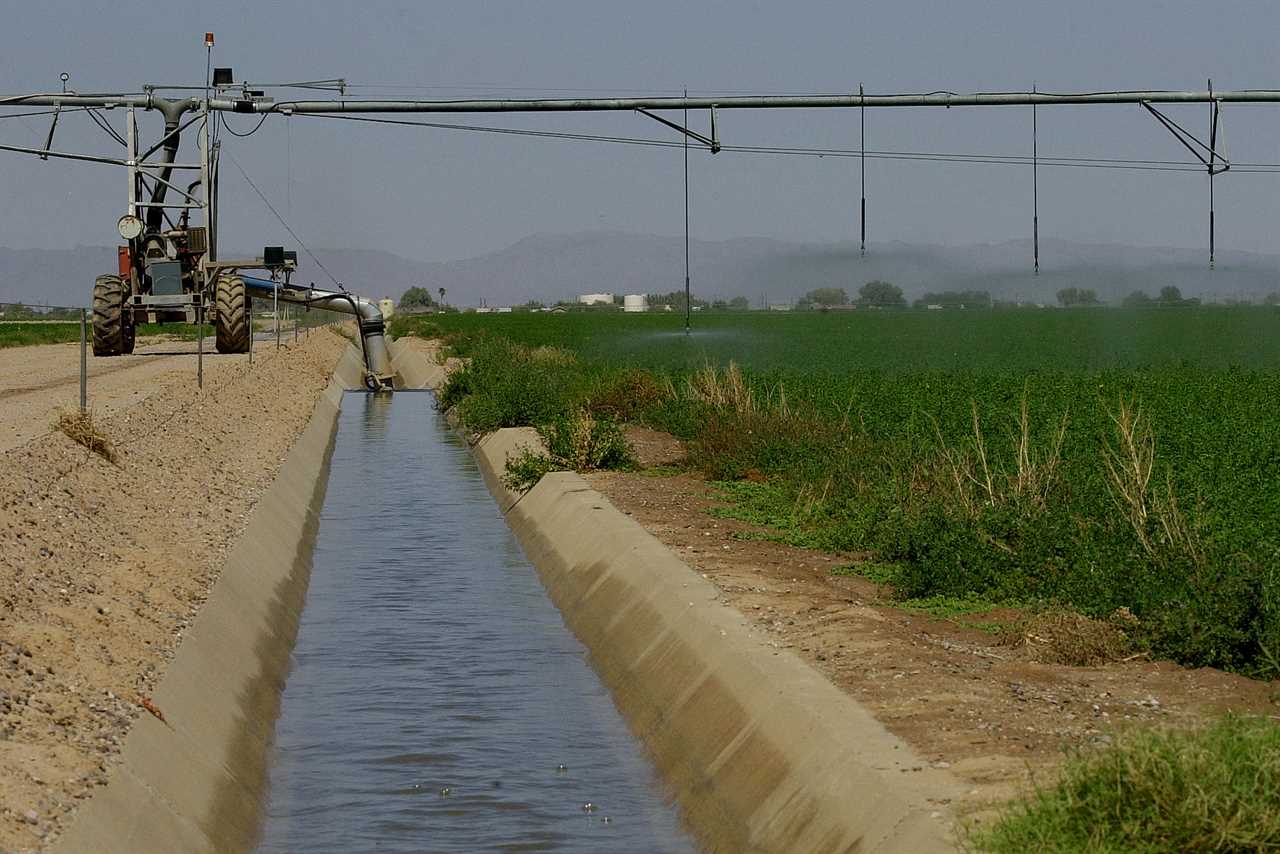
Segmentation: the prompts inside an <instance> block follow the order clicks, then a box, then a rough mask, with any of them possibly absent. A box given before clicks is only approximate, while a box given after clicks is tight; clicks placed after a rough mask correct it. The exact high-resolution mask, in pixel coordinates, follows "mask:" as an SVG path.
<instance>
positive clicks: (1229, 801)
mask: <svg viewBox="0 0 1280 854" xmlns="http://www.w3.org/2000/svg"><path fill="white" fill-rule="evenodd" d="M968 842H969V844H970V846H971V847H972V848H974V849H976V850H978V851H987V852H996V854H1000V852H1010V854H1013V852H1018V854H1021V852H1024V851H1045V852H1064V854H1065V852H1073V854H1074V852H1098V854H1102V852H1117V854H1118V852H1137V854H1142V852H1151V854H1156V852H1166V851H1223V852H1227V851H1230V852H1246V851H1259V852H1260V851H1274V850H1276V849H1277V848H1280V726H1277V725H1276V724H1275V723H1274V722H1272V721H1269V720H1266V719H1263V718H1249V717H1234V716H1228V717H1226V718H1224V719H1222V720H1220V721H1218V722H1217V723H1215V724H1213V725H1211V726H1208V727H1205V728H1203V729H1200V730H1196V731H1192V732H1161V731H1159V730H1139V731H1135V732H1131V733H1128V734H1126V735H1122V736H1121V737H1120V739H1119V741H1118V742H1117V743H1116V744H1115V746H1114V747H1110V748H1106V749H1103V750H1100V751H1097V752H1093V753H1088V752H1085V753H1080V754H1077V755H1076V756H1074V757H1073V758H1072V759H1071V760H1069V761H1068V762H1067V764H1066V765H1065V766H1064V768H1063V769H1062V774H1061V780H1060V782H1058V783H1057V784H1056V785H1053V786H1049V787H1045V788H1041V789H1039V790H1037V791H1036V792H1035V793H1034V794H1032V795H1031V796H1030V797H1029V798H1028V799H1026V800H1024V801H1020V802H1016V803H1015V804H1014V805H1013V806H1012V807H1010V808H1009V809H1008V810H1007V811H1006V812H1005V813H1004V814H1003V815H1002V816H1001V817H1000V819H999V820H998V821H997V822H996V823H995V824H994V825H993V826H991V827H990V828H989V829H986V830H981V831H976V832H974V833H972V834H971V836H970V838H969V840H968Z"/></svg>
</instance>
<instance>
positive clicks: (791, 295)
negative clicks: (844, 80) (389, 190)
mask: <svg viewBox="0 0 1280 854" xmlns="http://www.w3.org/2000/svg"><path fill="white" fill-rule="evenodd" d="M316 255H317V256H318V258H319V260H320V263H321V264H323V266H324V268H325V270H327V271H328V272H329V273H331V274H332V275H333V276H334V277H335V278H336V279H338V280H339V281H341V282H343V283H345V284H346V286H347V287H348V288H350V289H351V290H352V291H355V292H356V293H364V294H368V295H370V296H377V297H381V296H391V297H398V296H399V295H400V294H401V293H403V292H404V291H405V290H406V289H407V288H409V287H412V286H415V285H417V286H422V287H426V288H427V289H429V290H430V291H431V292H432V293H433V294H434V293H435V292H436V291H437V290H438V289H439V288H442V287H443V288H445V289H447V292H448V297H447V299H448V301H449V302H450V303H452V304H454V305H461V306H472V305H479V304H481V301H482V300H483V301H485V302H487V303H488V304H489V305H493V306H499V305H511V304H514V303H521V302H525V301H527V300H530V299H538V300H542V301H544V302H552V301H555V300H559V299H567V298H569V299H571V298H573V297H574V296H575V295H577V294H581V293H594V292H600V291H607V292H612V293H615V294H629V293H655V292H667V291H672V290H679V289H683V288H684V239H683V238H682V237H659V236H653V235H643V234H626V233H620V232H583V233H579V234H569V235H549V234H538V235H533V236H531V237H528V238H525V239H524V240H521V241H519V242H518V243H515V244H513V245H511V246H508V247H507V248H505V249H502V250H499V251H496V252H490V253H487V254H485V255H481V256H478V257H475V258H468V259H465V260H461V261H436V262H430V261H415V260H411V259H408V258H404V257H401V256H399V255H396V254H393V253H390V252H383V251H379V250H369V249H324V250H318V251H317V252H316ZM303 256H304V257H303V258H302V259H301V262H302V263H301V268H300V270H299V272H298V274H297V278H296V279H295V280H301V281H314V282H315V283H316V284H317V285H328V284H330V282H329V277H328V275H326V273H325V272H324V271H323V270H321V269H319V268H318V267H317V265H316V264H315V263H314V262H312V261H311V259H310V258H307V257H305V254H303ZM1040 257H1041V273H1040V275H1039V276H1038V277H1037V276H1033V275H1032V272H1031V245H1030V241H1027V240H1014V241H1008V242H1005V243H995V244H981V245H971V246H959V247H952V246H934V245H922V244H910V243H896V242H895V243H876V244H871V245H870V246H869V247H868V251H867V256H866V257H865V258H863V257H860V256H859V252H858V247H857V245H856V244H854V243H830V244H818V243H795V242H785V241H780V240H771V239H767V238H754V237H753V238H739V239H734V240H720V241H704V240H695V241H693V242H692V244H691V246H690V259H691V260H690V264H691V276H692V280H693V290H694V292H695V294H697V295H698V296H700V297H703V298H707V299H712V298H715V297H720V298H723V299H728V298H730V297H734V296H739V295H740V296H745V297H748V298H749V299H750V300H751V302H752V304H753V305H757V304H761V303H762V302H764V301H768V302H774V303H777V302H788V301H791V300H794V299H796V298H797V297H799V296H801V295H803V294H804V293H805V292H806V291H809V290H811V289H813V288H818V287H843V288H845V289H846V290H848V291H849V292H850V293H851V294H852V293H854V292H856V291H857V289H858V288H859V287H860V286H861V285H862V284H863V283H865V282H867V281H870V280H872V279H884V280H886V281H890V282H893V283H894V284H896V285H898V286H900V287H901V288H902V289H903V290H904V291H906V294H907V297H908V299H911V298H914V297H916V296H919V295H921V294H923V293H924V292H926V291H942V290H965V289H977V290H986V291H989V292H990V293H991V294H992V296H993V297H996V298H999V299H1013V298H1016V299H1021V300H1023V301H1030V302H1046V303H1047V302H1053V300H1054V294H1055V292H1056V291H1057V290H1058V289H1059V288H1063V287H1068V286H1074V287H1081V288H1093V289H1094V290H1096V291H1097V292H1098V294H1099V296H1100V297H1101V298H1102V299H1103V300H1106V301H1117V300H1119V299H1120V298H1121V297H1123V296H1124V295H1125V294H1127V293H1129V292H1131V291H1133V290H1145V291H1147V292H1148V293H1151V294H1154V293H1156V292H1158V291H1159V289H1160V288H1162V287H1164V286H1165V285H1175V286H1177V287H1178V288H1180V289H1181V290H1182V292H1183V294H1184V295H1186V296H1198V297H1202V298H1204V299H1206V300H1212V299H1225V298H1231V297H1249V298H1254V299H1257V298H1259V297H1261V296H1263V295H1265V294H1268V293H1271V292H1273V291H1277V290H1280V255H1266V254H1258V253H1249V252H1222V253H1219V257H1218V263H1217V269H1216V270H1213V271H1210V270H1209V269H1208V258H1207V257H1206V253H1205V251H1203V250H1199V249H1174V248H1147V247H1134V246H1118V245H1109V244H1086V243H1072V242H1068V241H1061V240H1045V241H1042V243H1041V247H1040ZM115 266H116V264H115V249H114V248H113V247H100V246H79V247H76V248H74V249H62V250H36V249H4V248H0V302H14V301H23V302H28V303H33V304H42V303H48V304H50V305H59V304H62V305H83V304H86V303H87V301H88V297H89V291H90V289H91V287H92V283H93V279H94V276H95V275H98V274H100V273H103V272H109V271H111V270H113V269H114V268H115Z"/></svg>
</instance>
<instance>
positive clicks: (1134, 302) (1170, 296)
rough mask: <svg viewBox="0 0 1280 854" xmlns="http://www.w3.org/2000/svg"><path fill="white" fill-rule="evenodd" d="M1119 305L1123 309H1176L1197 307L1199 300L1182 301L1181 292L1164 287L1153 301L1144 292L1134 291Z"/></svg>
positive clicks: (1170, 286)
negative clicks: (1154, 307) (1155, 307)
mask: <svg viewBox="0 0 1280 854" xmlns="http://www.w3.org/2000/svg"><path fill="white" fill-rule="evenodd" d="M1120 304H1121V305H1122V306H1124V307H1125V308H1149V307H1152V306H1160V307H1163V308H1178V307H1182V306H1192V305H1199V304H1200V300H1199V299H1195V298H1192V299H1184V298H1183V296H1182V291H1181V290H1179V289H1178V288H1176V287H1174V286H1173V285H1166V286H1165V287H1163V288H1161V289H1160V295H1159V296H1158V297H1155V298H1154V299H1153V298H1152V297H1150V296H1148V295H1147V292H1146V291H1134V292H1133V293H1131V294H1129V295H1128V296H1127V297H1125V298H1124V299H1123V300H1121V301H1120Z"/></svg>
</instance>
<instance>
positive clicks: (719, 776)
mask: <svg viewBox="0 0 1280 854" xmlns="http://www.w3.org/2000/svg"><path fill="white" fill-rule="evenodd" d="M535 440H536V437H535ZM529 441H530V436H529V431H527V430H523V431H522V430H499V431H497V432H495V433H493V434H491V435H490V436H488V437H486V439H485V440H483V441H482V442H480V443H479V444H478V445H477V446H476V447H475V449H474V450H475V455H476V458H477V460H478V462H479V465H480V468H481V471H482V472H483V473H484V477H485V481H486V483H488V484H490V488H491V489H492V490H493V492H494V497H495V499H496V500H497V501H498V503H499V506H501V507H502V508H503V511H504V512H505V513H506V514H507V521H508V523H509V524H510V525H511V528H512V529H513V530H514V531H515V533H516V536H517V537H518V538H519V540H520V542H521V544H522V545H523V547H524V549H525V553H526V554H527V555H528V557H529V559H530V561H531V562H532V563H533V565H534V566H535V567H536V568H537V570H538V572H539V575H540V576H541V578H542V581H543V584H544V586H545V587H546V589H547V591H548V593H549V595H550V596H551V599H552V601H554V602H555V604H556V606H557V607H558V608H559V609H560V611H561V613H562V614H563V616H564V619H565V622H566V624H568V626H569V627H570V629H571V630H572V631H573V632H574V634H575V635H577V636H578V638H579V639H580V640H581V641H582V642H583V644H584V645H585V646H586V647H587V649H588V650H589V652H590V656H591V662H592V664H593V666H594V667H595V669H596V671H597V672H598V673H599V675H600V677H601V679H602V680H603V681H604V683H605V684H606V685H607V686H608V687H609V689H610V691H611V692H612V694H613V698H614V702H615V703H616V704H617V706H618V708H619V710H620V711H621V712H622V714H623V716H624V718H626V720H627V721H628V724H629V725H630V726H631V728H632V730H633V731H634V732H635V733H636V734H637V735H638V736H639V737H640V738H641V740H642V741H643V743H644V744H645V746H646V748H647V749H648V751H649V753H650V755H651V757H652V758H653V760H654V762H655V763H656V765H657V767H658V769H659V771H660V773H661V774H662V776H663V777H664V778H665V779H666V781H667V782H668V784H669V785H670V786H671V787H672V789H673V791H674V794H675V796H676V799H677V800H678V802H679V803H680V806H681V808H682V811H683V816H684V818H685V820H686V822H687V824H688V825H689V827H690V828H691V829H692V831H693V832H694V834H695V835H696V836H697V837H698V839H699V841H700V843H701V844H702V845H703V847H704V848H705V849H706V850H709V851H725V852H747V851H760V852H765V851H769V852H775V851H776V852H798V851H812V852H853V851H859V852H861V851H885V852H890V851H892V852H928V851H949V850H953V847H954V841H953V840H952V838H951V815H950V811H949V810H948V808H947V804H948V803H950V802H951V801H952V800H954V799H955V798H957V797H959V796H960V795H961V794H962V791H963V789H962V787H961V785H960V783H959V782H958V781H957V780H955V779H954V778H953V777H952V776H951V775H950V774H949V773H948V772H945V771H942V770H938V769H933V768H930V767H929V764H928V763H927V762H925V761H923V760H922V759H921V758H920V757H919V756H917V755H916V754H915V753H914V752H913V751H912V750H911V748H910V747H909V746H908V745H907V744H906V743H905V742H903V741H901V740H900V739H898V738H897V737H895V736H893V735H892V734H891V733H889V732H888V731H887V730H886V729H885V728H884V727H883V725H881V724H880V722H879V721H877V720H876V719H875V718H874V717H873V716H872V715H871V714H870V713H869V712H868V711H867V710H866V709H864V708H863V707H862V706H860V705H859V704H858V703H856V702H855V701H854V700H853V699H851V698H850V697H848V696H847V695H846V694H844V693H843V692H842V691H840V690H839V689H838V688H836V687H835V686H834V685H832V684H831V683H830V682H829V681H828V680H827V679H826V678H825V677H824V676H822V675H821V674H819V673H817V672H816V671H814V670H813V669H811V668H810V667H809V666H808V665H807V664H805V663H804V662H803V661H801V660H800V659H799V658H798V657H796V656H795V655H793V654H792V653H790V652H788V651H786V650H779V649H776V648H774V647H773V646H771V645H770V644H769V642H768V640H767V638H764V637H761V636H760V635H759V634H758V633H757V632H756V631H755V630H754V629H753V628H752V626H751V625H750V623H749V622H748V621H747V620H746V618H745V617H743V616H742V615H741V614H740V613H739V612H737V611H736V610H734V609H732V608H730V607H728V606H726V605H723V604H721V603H720V602H719V597H718V591H717V589H716V588H715V586H714V585H712V584H711V583H710V582H708V581H707V580H705V579H704V578H702V577H701V576H700V575H698V574H697V573H696V572H694V571H693V570H692V569H690V568H689V566H688V565H686V564H685V563H683V562H682V561H680V560H679V559H678V558H677V557H676V556H675V555H674V554H673V553H672V552H671V551H670V550H668V549H667V548H666V547H665V546H663V545H662V544H661V543H660V542H659V541H658V540H657V539H656V538H654V537H653V536H652V535H650V534H649V533H648V532H647V531H645V530H644V529H643V528H642V527H641V526H640V525H639V524H637V523H636V522H635V521H634V520H632V519H630V518H629V517H627V516H626V515H624V514H622V513H621V512H619V511H618V510H617V509H616V508H615V507H613V505H612V504H610V503H609V501H608V500H607V499H606V498H605V497H604V496H603V495H601V494H600V493H598V492H596V491H595V490H593V489H591V488H590V487H589V486H588V485H587V483H586V482H585V481H584V480H583V479H582V478H581V477H579V476H578V475H577V474H575V473H573V472H555V473H552V474H548V475H547V476H546V477H544V478H543V479H542V480H541V481H539V483H538V484H537V485H536V486H535V487H534V488H533V489H532V490H530V491H529V492H528V493H526V494H525V495H524V496H522V497H519V496H515V495H514V494H513V493H511V492H510V491H509V490H507V489H506V488H505V487H504V486H502V485H501V474H502V472H503V471H504V469H505V464H506V460H507V456H508V454H509V453H511V452H512V450H513V449H515V448H519V447H522V446H526V445H527V444H528V443H529ZM495 484H496V486H495Z"/></svg>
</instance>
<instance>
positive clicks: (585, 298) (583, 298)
mask: <svg viewBox="0 0 1280 854" xmlns="http://www.w3.org/2000/svg"><path fill="white" fill-rule="evenodd" d="M578 304H579V305H613V294H582V295H580V296H579V297H578Z"/></svg>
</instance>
